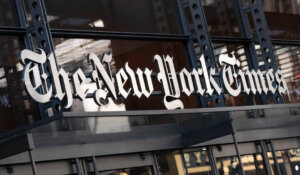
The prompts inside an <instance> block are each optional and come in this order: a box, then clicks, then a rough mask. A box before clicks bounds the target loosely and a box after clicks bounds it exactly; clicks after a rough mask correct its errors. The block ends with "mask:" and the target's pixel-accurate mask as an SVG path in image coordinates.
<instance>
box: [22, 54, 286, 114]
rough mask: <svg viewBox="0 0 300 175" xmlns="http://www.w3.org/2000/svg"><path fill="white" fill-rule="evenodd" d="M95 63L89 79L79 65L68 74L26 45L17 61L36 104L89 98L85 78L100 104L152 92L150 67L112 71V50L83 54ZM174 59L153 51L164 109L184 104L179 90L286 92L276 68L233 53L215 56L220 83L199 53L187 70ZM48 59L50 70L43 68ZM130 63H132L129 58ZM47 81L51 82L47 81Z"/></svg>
mask: <svg viewBox="0 0 300 175" xmlns="http://www.w3.org/2000/svg"><path fill="white" fill-rule="evenodd" d="M87 59H88V61H89V62H90V63H91V65H92V67H93V71H92V72H91V75H92V76H91V79H89V78H87V77H86V76H85V74H84V73H83V71H82V70H81V69H77V71H76V72H74V73H73V75H72V77H71V78H69V75H68V74H69V72H66V71H65V70H64V69H63V68H60V69H58V68H57V65H56V61H55V59H54V56H53V53H52V54H50V55H48V56H47V55H46V54H45V52H44V51H43V50H41V49H39V53H35V52H32V51H30V50H23V51H22V52H21V63H22V64H23V65H24V70H23V80H24V83H25V87H26V90H27V93H28V94H29V95H30V96H31V97H32V98H33V99H34V100H35V101H37V102H39V103H47V102H49V101H50V99H51V98H56V99H58V100H60V101H62V102H64V104H63V105H64V106H63V107H64V108H70V107H71V106H72V102H73V95H74V96H75V97H78V98H80V99H81V100H83V99H85V98H86V97H87V90H86V89H83V84H85V83H96V85H97V90H96V91H94V93H93V96H94V100H95V102H96V103H97V104H98V105H105V104H106V101H107V98H108V97H111V98H113V99H115V100H117V99H118V98H119V97H122V98H124V99H126V98H127V97H128V95H129V94H130V93H132V94H133V96H136V97H137V98H142V96H143V97H144V98H148V97H150V96H151V95H152V93H153V91H154V87H153V82H152V81H153V80H152V78H151V74H152V72H153V70H150V69H148V68H143V69H144V70H142V69H141V68H137V69H136V70H135V71H134V70H133V69H132V68H131V67H130V65H129V63H128V62H127V63H126V64H125V65H124V67H123V68H121V69H120V70H118V72H117V73H116V74H114V75H113V74H112V73H111V71H110V68H109V63H110V62H111V61H112V55H111V54H110V55H107V54H105V55H103V56H102V57H101V58H99V57H98V56H97V55H95V54H94V53H91V54H89V55H88V57H87ZM173 59H175V58H172V57H170V56H160V55H154V56H153V62H154V64H155V63H156V64H157V66H158V73H157V74H156V79H157V81H158V82H159V83H160V84H161V85H162V86H161V87H162V91H163V93H164V96H163V100H162V101H163V104H164V106H165V107H166V109H183V108H184V104H183V102H182V101H181V100H180V99H179V97H180V96H181V95H182V94H185V95H186V96H190V95H191V94H192V93H193V92H196V93H197V94H199V95H202V96H203V95H205V94H207V95H210V96H211V95H212V94H213V93H216V94H221V93H223V92H228V93H229V94H230V95H232V96H234V97H236V96H238V95H239V94H241V93H245V94H248V95H249V94H250V93H251V94H259V95H261V94H268V93H272V94H274V93H279V94H284V93H285V92H287V91H288V89H287V85H286V82H285V80H284V79H283V76H282V72H281V71H280V70H276V71H273V70H272V69H270V70H269V71H267V72H264V73H263V72H261V71H260V70H246V71H242V70H241V69H240V62H239V61H238V60H237V59H236V58H235V57H234V56H233V57H229V56H228V55H225V54H224V55H220V56H219V64H220V65H221V66H222V69H221V72H220V74H221V80H222V87H223V88H221V86H219V85H218V83H217V82H216V80H215V78H214V77H215V76H216V70H215V69H214V68H210V69H209V70H208V68H207V66H206V63H205V60H204V57H203V56H201V57H200V58H199V59H198V61H199V64H200V66H199V68H194V69H192V70H187V69H185V68H183V69H182V70H181V71H180V72H178V73H177V72H176V70H175V67H174V63H173ZM45 64H47V65H48V67H49V71H45V70H44V65H45ZM131 64H134V63H131ZM49 82H50V83H49ZM127 82H130V84H131V87H130V88H125V87H124V85H125V83H127Z"/></svg>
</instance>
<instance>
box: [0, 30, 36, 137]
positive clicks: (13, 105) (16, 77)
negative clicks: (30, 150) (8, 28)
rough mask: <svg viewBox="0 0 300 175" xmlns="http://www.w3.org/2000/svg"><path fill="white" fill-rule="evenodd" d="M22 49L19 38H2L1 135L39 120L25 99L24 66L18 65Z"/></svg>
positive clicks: (0, 75)
mask: <svg viewBox="0 0 300 175" xmlns="http://www.w3.org/2000/svg"><path fill="white" fill-rule="evenodd" d="M21 49H22V46H21V42H20V40H19V38H17V37H13V36H10V37H7V36H0V113H1V117H0V133H3V132H5V131H8V130H11V129H13V128H16V127H21V126H24V125H26V124H29V123H32V122H33V121H35V120H37V119H38V118H37V116H35V115H33V114H34V113H35V109H34V108H33V104H32V103H31V102H30V101H28V100H25V98H24V96H25V90H24V87H23V83H22V79H21V77H22V76H21V70H22V69H23V66H22V65H21V64H20V63H18V61H19V59H18V54H19V53H20V51H21Z"/></svg>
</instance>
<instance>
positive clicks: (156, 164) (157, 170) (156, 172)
mask: <svg viewBox="0 0 300 175" xmlns="http://www.w3.org/2000/svg"><path fill="white" fill-rule="evenodd" d="M152 156H153V169H154V175H159V174H160V173H159V168H158V163H157V157H156V155H155V153H154V152H152Z"/></svg>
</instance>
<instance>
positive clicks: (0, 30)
mask: <svg viewBox="0 0 300 175" xmlns="http://www.w3.org/2000/svg"><path fill="white" fill-rule="evenodd" d="M25 34H26V29H25V28H21V27H4V26H0V35H25Z"/></svg>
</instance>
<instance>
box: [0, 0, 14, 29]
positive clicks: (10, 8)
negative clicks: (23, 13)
mask: <svg viewBox="0 0 300 175" xmlns="http://www.w3.org/2000/svg"><path fill="white" fill-rule="evenodd" d="M16 15H17V12H16V9H15V4H14V1H11V0H1V1H0V26H16V25H18V20H17V16H16Z"/></svg>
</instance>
